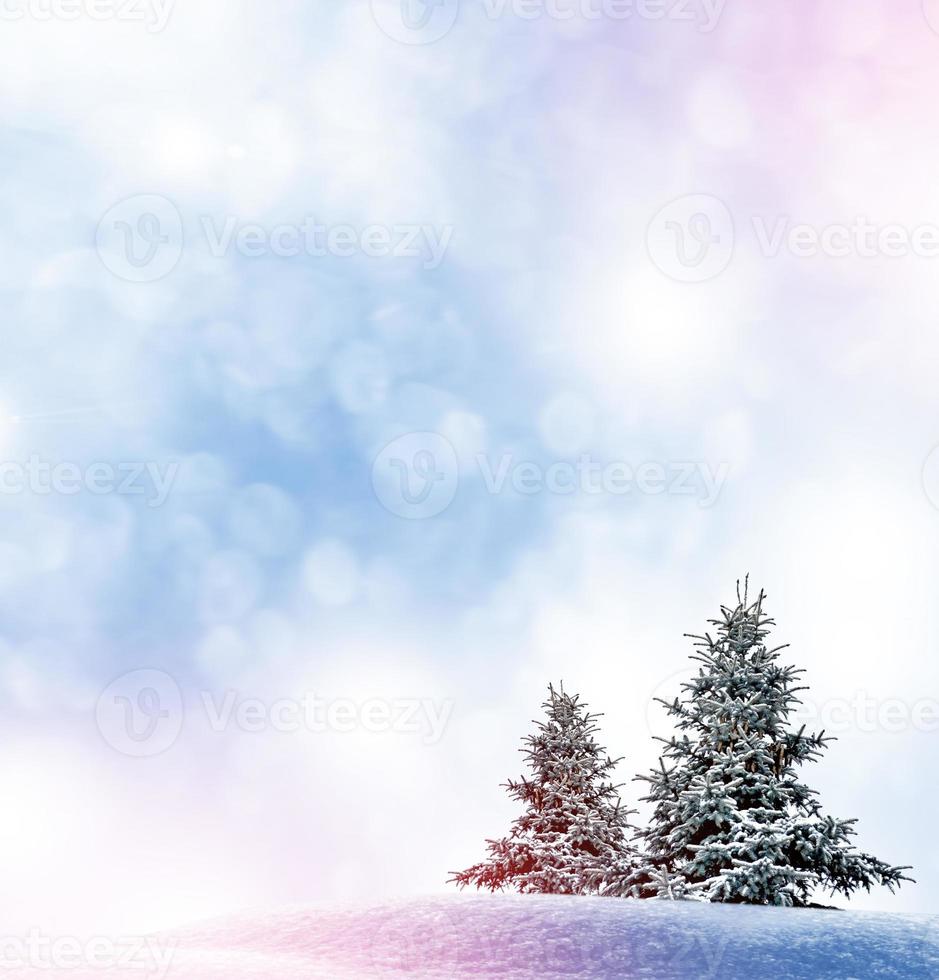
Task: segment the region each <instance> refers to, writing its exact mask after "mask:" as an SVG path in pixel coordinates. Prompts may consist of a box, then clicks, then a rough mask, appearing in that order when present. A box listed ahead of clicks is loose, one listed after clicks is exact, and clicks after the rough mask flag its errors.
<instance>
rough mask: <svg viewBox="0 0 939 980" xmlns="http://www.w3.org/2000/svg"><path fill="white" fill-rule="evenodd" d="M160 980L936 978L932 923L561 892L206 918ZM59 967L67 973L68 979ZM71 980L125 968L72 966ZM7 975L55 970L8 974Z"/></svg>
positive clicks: (936, 932)
mask: <svg viewBox="0 0 939 980" xmlns="http://www.w3.org/2000/svg"><path fill="white" fill-rule="evenodd" d="M161 941H162V942H167V941H172V942H173V943H174V944H177V943H178V945H176V948H175V953H174V955H173V960H172V964H171V966H170V969H169V971H168V972H167V973H163V972H162V971H147V972H146V974H143V973H141V971H140V969H134V970H131V971H129V972H127V973H126V976H136V977H140V976H142V975H146V976H148V977H151V978H152V977H158V976H159V977H160V980H319V978H323V980H325V978H329V980H367V978H371V977H391V978H404V977H422V978H427V980H453V978H458V977H488V978H493V980H521V978H526V980H528V978H531V980H555V978H562V977H563V978H571V977H582V978H611V980H612V978H614V977H615V978H631V977H651V978H655V980H669V978H702V980H703V978H709V980H718V978H720V980H727V978H741V980H743V978H746V980H762V978H766V980H785V978H791V980H797V978H798V980H848V978H857V980H868V978H876V977H904V978H917V977H924V978H937V977H939V918H935V917H926V916H901V915H884V914H872V913H862V912H838V911H821V910H810V909H779V908H763V907H749V906H731V905H701V904H697V903H685V902H666V901H636V900H630V899H602V898H568V897H561V896H517V895H512V896H495V897H490V896H488V895H483V896H453V897H445V898H428V899H422V900H417V901H409V902H401V903H392V904H384V905H376V906H373V907H369V908H341V909H340V908H323V909H292V910H287V911H282V912H278V913H265V914H261V915H257V916H250V915H246V916H241V917H238V918H235V919H230V920H226V921H225V922H222V923H213V924H209V925H204V926H201V927H198V928H195V929H192V930H188V931H185V932H181V933H178V934H175V935H173V936H171V937H170V936H164V937H161ZM65 972H66V971H63V975H64V973H65ZM67 973H68V976H70V977H72V978H73V980H78V978H79V977H81V978H85V977H89V978H90V977H98V976H100V977H104V976H105V975H106V976H107V977H110V978H114V977H123V976H125V974H124V973H123V972H121V971H120V970H111V971H108V972H107V973H100V974H97V973H94V972H83V971H80V970H74V969H71V970H68V971H67ZM12 975H13V976H17V977H19V976H22V977H27V976H37V977H38V976H40V975H42V976H49V971H45V972H42V973H38V972H37V973H36V974H29V973H16V972H14V974H12Z"/></svg>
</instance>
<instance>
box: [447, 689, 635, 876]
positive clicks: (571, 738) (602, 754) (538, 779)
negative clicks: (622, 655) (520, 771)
mask: <svg viewBox="0 0 939 980" xmlns="http://www.w3.org/2000/svg"><path fill="white" fill-rule="evenodd" d="M543 706H544V708H545V710H546V712H547V720H546V721H539V722H536V723H535V724H536V725H537V730H536V732H535V734H534V735H531V736H529V737H527V738H526V739H525V740H524V745H523V748H522V749H521V750H520V751H522V752H523V754H524V755H525V757H526V759H527V760H528V767H529V769H530V771H531V775H530V776H529V777H528V778H526V777H524V776H523V777H522V778H521V779H520V780H519V781H517V782H516V781H514V780H509V781H508V782H507V783H506V784H505V788H506V790H507V791H508V793H509V795H510V796H511V797H512V798H513V799H516V800H518V801H519V802H521V803H523V804H524V805H525V811H524V813H522V815H521V816H520V817H518V818H517V819H516V820H515V821H514V823H513V824H512V829H511V832H510V833H509V835H508V837H504V838H502V839H501V840H490V841H487V845H488V851H489V857H488V859H487V860H486V861H483V862H482V863H480V864H476V865H473V867H471V868H468V869H467V870H466V871H461V872H457V873H454V875H453V877H452V878H451V879H450V880H451V881H453V882H455V883H456V884H457V885H459V887H460V888H465V887H466V886H467V885H475V886H476V887H477V888H488V889H489V890H490V891H496V890H498V889H503V888H507V887H514V888H515V889H517V890H518V891H519V892H522V893H550V894H560V895H584V894H592V893H593V894H595V893H597V892H600V891H601V890H602V889H603V888H604V887H605V886H606V885H607V884H608V883H609V882H610V881H611V880H613V879H616V880H623V879H625V878H626V877H628V876H629V875H631V874H634V873H635V871H636V869H637V861H638V853H637V851H636V849H635V848H634V847H633V846H632V845H631V844H630V843H629V838H630V836H631V834H632V831H633V828H632V827H631V826H630V824H629V816H630V814H631V813H632V812H633V811H630V810H626V809H624V808H623V805H622V803H621V801H620V797H619V786H617V785H615V784H614V783H613V782H612V781H611V775H612V772H613V769H614V768H615V766H616V764H617V763H618V762H619V760H618V759H611V758H610V757H609V755H608V754H607V751H606V749H605V748H603V747H602V746H601V745H599V744H598V743H597V741H596V738H595V737H594V736H595V734H596V733H597V731H598V729H597V725H596V720H597V718H598V717H599V716H598V715H595V714H591V713H590V712H589V711H587V706H586V705H585V704H583V703H581V701H580V699H579V697H578V696H577V695H570V694H567V693H566V692H565V691H564V688H563V685H562V686H561V688H560V689H557V690H556V689H555V688H554V687H553V686H549V688H548V700H547V701H545V702H544V705H543Z"/></svg>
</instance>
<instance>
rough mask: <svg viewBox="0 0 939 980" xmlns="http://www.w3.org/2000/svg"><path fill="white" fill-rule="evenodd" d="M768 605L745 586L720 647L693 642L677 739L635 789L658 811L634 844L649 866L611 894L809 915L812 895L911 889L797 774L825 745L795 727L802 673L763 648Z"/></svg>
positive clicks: (674, 707) (706, 640)
mask: <svg viewBox="0 0 939 980" xmlns="http://www.w3.org/2000/svg"><path fill="white" fill-rule="evenodd" d="M764 599H765V596H764V593H763V592H760V594H759V596H757V598H756V600H755V601H753V602H750V601H749V599H748V595H747V583H746V582H745V583H744V587H743V591H742V592H741V589H740V584H739V583H738V585H737V602H736V604H735V605H734V606H733V607H722V608H721V617H720V619H717V620H712V621H711V624H712V625H713V626H714V631H713V635H711V633H706V634H705V635H704V636H692V637H691V639H693V640H695V647H696V650H697V652H696V653H695V654H694V655H693V659H695V660H697V661H699V662H700V667H699V669H698V673H697V676H695V677H694V678H693V679H692V680H690V681H689V682H687V683H685V684H684V685H683V687H684V689H685V693H684V696H683V697H681V698H676V699H675V700H674V701H673V702H671V703H668V702H662V703H663V704H665V706H666V708H667V709H668V712H669V715H670V716H671V717H672V718H673V719H674V720H675V725H676V728H677V734H675V735H673V736H672V737H671V738H670V739H669V740H667V741H666V740H664V739H662V740H661V741H663V742H665V749H664V752H663V757H662V759H661V760H660V763H659V767H658V768H657V769H654V770H653V771H652V772H651V774H649V775H647V776H643V777H640V778H641V779H645V780H647V781H648V783H649V787H650V789H649V794H648V796H647V797H644V798H643V799H644V800H647V801H649V802H651V803H652V804H653V805H654V811H653V815H652V819H651V822H650V824H649V826H648V827H646V828H645V829H644V830H641V831H640V832H639V835H638V836H639V839H640V840H641V841H642V842H643V843H644V845H645V848H644V850H645V860H644V864H643V867H642V868H641V869H640V870H639V872H638V873H633V874H624V875H621V876H620V877H619V879H618V881H614V882H612V883H609V884H607V885H606V887H605V888H604V891H605V892H606V893H607V894H627V895H628V894H635V893H636V891H637V889H638V890H639V893H640V894H641V895H643V896H647V897H648V896H659V897H671V898H684V897H689V898H703V899H707V900H710V901H717V902H738V903H752V904H765V905H793V906H806V905H809V904H811V897H812V894H813V892H814V890H815V889H816V888H824V889H827V890H830V891H831V892H832V893H835V892H840V893H841V894H843V895H845V896H850V895H851V894H852V893H853V892H854V891H855V890H857V889H859V888H863V889H866V890H868V891H869V890H870V888H871V886H872V885H875V884H877V885H885V886H886V887H887V888H889V889H890V890H891V891H892V890H893V889H894V888H895V887H897V886H898V885H900V883H901V882H903V881H904V880H906V881H909V880H911V879H909V878H907V877H906V876H905V875H904V874H903V872H904V871H905V870H907V869H906V868H905V867H896V866H893V865H890V864H886V863H885V862H883V861H881V860H879V859H878V858H876V857H873V856H872V855H870V854H865V853H863V852H860V851H857V850H856V849H855V848H854V846H853V844H852V842H851V841H852V838H853V836H854V834H855V830H854V824H855V821H854V820H841V819H837V818H835V817H831V816H826V815H824V814H823V813H822V811H821V807H820V804H819V803H818V801H817V799H816V793H815V791H814V790H811V789H809V787H808V786H807V785H806V784H805V783H803V782H801V781H800V778H799V775H798V767H800V766H802V765H804V764H805V763H807V762H813V761H816V760H817V759H818V758H819V756H820V755H821V754H822V752H823V750H824V749H825V748H826V746H827V743H828V741H829V739H828V738H827V737H826V736H825V734H824V733H823V732H822V733H819V734H811V733H807V732H806V731H805V730H804V726H803V727H802V728H799V729H798V730H794V726H793V725H792V724H790V716H791V715H792V714H793V712H794V711H795V710H796V708H797V706H798V705H799V704H800V701H799V698H798V692H799V691H801V690H805V688H804V687H800V686H799V685H798V681H799V677H800V675H801V674H802V673H803V671H801V670H798V669H796V668H795V667H793V666H785V665H783V664H782V663H781V662H780V659H779V657H780V653H781V651H782V650H783V649H785V646H777V647H770V646H768V644H767V638H768V636H769V633H770V628H771V627H772V626H775V623H774V621H773V620H772V619H770V618H768V617H767V616H766V615H765V613H764V610H763V603H764Z"/></svg>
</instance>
